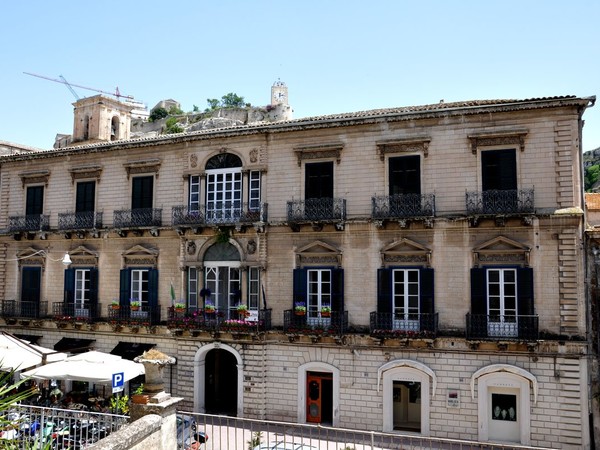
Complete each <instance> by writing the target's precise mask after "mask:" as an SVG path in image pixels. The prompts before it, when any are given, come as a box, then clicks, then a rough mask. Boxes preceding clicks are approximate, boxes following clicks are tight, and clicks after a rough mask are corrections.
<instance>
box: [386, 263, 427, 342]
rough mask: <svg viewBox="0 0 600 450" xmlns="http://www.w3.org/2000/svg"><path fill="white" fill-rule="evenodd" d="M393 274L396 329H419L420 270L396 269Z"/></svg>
mask: <svg viewBox="0 0 600 450" xmlns="http://www.w3.org/2000/svg"><path fill="white" fill-rule="evenodd" d="M393 274H394V275H393V276H394V280H393V284H392V289H393V292H392V301H393V304H392V311H393V312H394V330H403V331H419V329H420V323H419V270H418V269H395V270H394V272H393Z"/></svg>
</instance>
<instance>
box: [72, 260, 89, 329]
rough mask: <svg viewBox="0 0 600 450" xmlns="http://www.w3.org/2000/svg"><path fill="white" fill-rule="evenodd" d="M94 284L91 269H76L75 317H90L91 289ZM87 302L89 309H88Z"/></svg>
mask: <svg viewBox="0 0 600 450" xmlns="http://www.w3.org/2000/svg"><path fill="white" fill-rule="evenodd" d="M86 275H87V276H86ZM91 284H92V278H91V270H90V269H75V296H74V302H75V315H76V316H82V317H83V316H88V315H89V301H90V287H91ZM86 302H88V307H87V308H86V305H85V304H86Z"/></svg>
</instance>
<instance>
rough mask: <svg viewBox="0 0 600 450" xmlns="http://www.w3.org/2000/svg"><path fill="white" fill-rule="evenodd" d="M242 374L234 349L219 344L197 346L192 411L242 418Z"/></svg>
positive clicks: (238, 358) (239, 358) (241, 365)
mask: <svg viewBox="0 0 600 450" xmlns="http://www.w3.org/2000/svg"><path fill="white" fill-rule="evenodd" d="M243 375H244V374H243V363H242V357H241V355H240V353H239V352H238V351H237V350H236V349H235V348H233V347H231V346H229V345H227V344H224V343H222V342H212V343H210V344H206V345H204V346H202V347H200V348H199V349H198V351H197V352H196V356H195V358H194V411H196V412H200V413H211V414H223V415H230V416H236V417H242V416H243V411H244V406H243V400H244V399H243V393H242V387H243V382H242V381H243V378H244V376H243Z"/></svg>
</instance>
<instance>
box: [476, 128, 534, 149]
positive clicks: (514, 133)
mask: <svg viewBox="0 0 600 450" xmlns="http://www.w3.org/2000/svg"><path fill="white" fill-rule="evenodd" d="M527 133H528V130H524V129H520V130H506V131H497V132H489V133H477V134H470V135H468V136H467V137H468V138H469V140H470V141H471V152H472V153H473V154H474V155H476V154H477V148H478V147H492V146H498V145H513V146H518V147H519V150H521V151H525V136H527Z"/></svg>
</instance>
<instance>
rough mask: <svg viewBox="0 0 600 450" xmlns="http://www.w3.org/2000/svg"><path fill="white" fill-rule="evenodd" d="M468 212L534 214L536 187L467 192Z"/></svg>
mask: <svg viewBox="0 0 600 450" xmlns="http://www.w3.org/2000/svg"><path fill="white" fill-rule="evenodd" d="M465 195H466V208H467V213H468V214H482V215H494V214H532V213H534V212H535V203H534V199H535V197H534V189H533V188H531V189H509V190H489V191H482V192H467V193H466V194H465Z"/></svg>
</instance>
